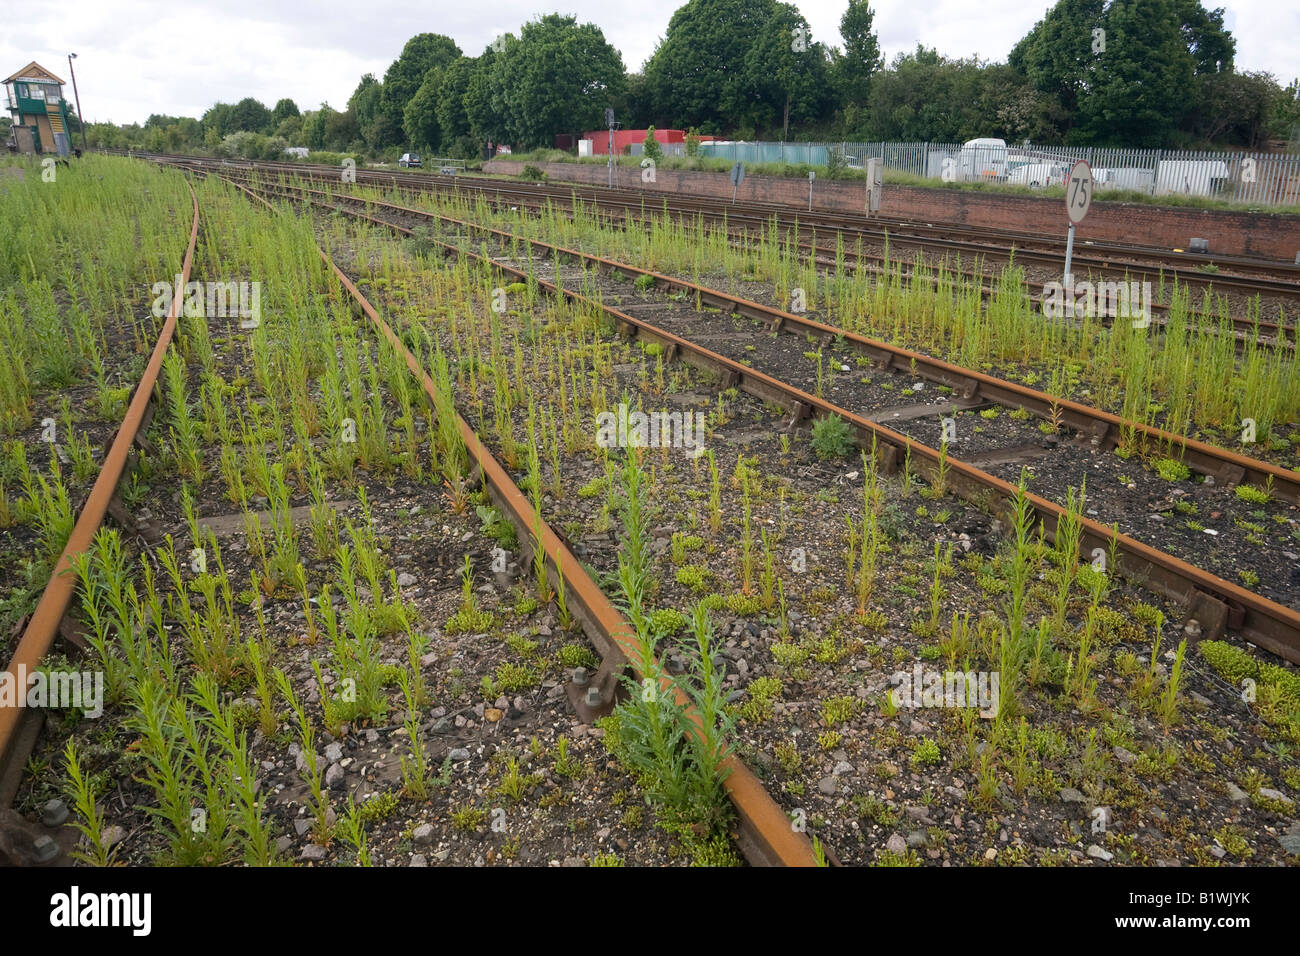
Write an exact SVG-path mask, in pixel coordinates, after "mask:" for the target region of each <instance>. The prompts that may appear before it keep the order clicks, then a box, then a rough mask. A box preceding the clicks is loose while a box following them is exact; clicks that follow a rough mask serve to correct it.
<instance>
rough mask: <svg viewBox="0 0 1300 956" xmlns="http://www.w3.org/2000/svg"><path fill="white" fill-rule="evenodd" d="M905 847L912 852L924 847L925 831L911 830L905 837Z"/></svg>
mask: <svg viewBox="0 0 1300 956" xmlns="http://www.w3.org/2000/svg"><path fill="white" fill-rule="evenodd" d="M907 845H908V846H910V847H911V848H912V849H913V850H919V849H921V847H923V846H925V831H924V830H913V831H912V832H911V833H909V834H908V835H907Z"/></svg>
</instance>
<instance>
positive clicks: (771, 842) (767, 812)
mask: <svg viewBox="0 0 1300 956" xmlns="http://www.w3.org/2000/svg"><path fill="white" fill-rule="evenodd" d="M233 185H235V186H236V187H237V188H239V189H242V190H243V191H244V192H245V193H247V194H248V195H249V196H250V197H252V198H254V199H257V200H258V201H260V202H262V203H263V204H265V205H266V206H267V207H268V208H270V209H272V210H273V211H274V209H275V207H274V206H271V204H270V203H267V202H266V200H265V199H263V198H262V197H260V196H257V195H256V193H254V192H253V191H251V190H249V189H246V188H245V187H243V186H240V185H239V184H237V183H236V184H233ZM316 251H317V253H319V255H320V257H321V259H322V260H323V261H324V263H325V265H326V266H327V267H328V268H329V269H330V270H331V271H332V272H333V274H334V275H335V277H337V278H338V280H339V282H340V283H341V284H342V285H343V287H344V288H345V289H347V291H348V293H349V294H350V295H351V296H352V298H353V300H354V301H355V302H356V304H357V305H358V306H359V308H360V309H361V310H362V312H363V313H364V314H365V316H366V318H368V319H369V320H370V322H371V323H372V324H373V325H374V327H375V328H376V329H377V330H378V331H379V333H380V334H381V335H382V336H383V337H384V338H385V339H386V340H387V341H388V342H389V344H390V345H392V347H393V348H394V349H396V350H397V351H398V353H399V354H400V355H401V356H402V358H403V360H404V361H405V363H406V366H407V368H408V369H409V370H410V371H411V373H412V374H413V375H415V376H416V378H417V379H419V381H420V383H421V386H422V387H423V389H424V393H425V396H426V398H428V400H429V401H430V402H431V403H432V404H433V405H434V407H435V409H436V408H437V405H438V402H437V389H436V386H435V385H434V382H433V379H432V378H431V377H430V376H429V374H428V373H427V372H426V371H425V370H424V369H423V368H422V367H421V365H420V362H419V360H418V359H417V358H416V357H415V355H413V354H412V353H411V351H410V349H408V348H407V347H406V345H405V343H404V342H402V340H401V338H400V337H398V335H397V334H396V333H395V332H394V331H393V329H392V327H391V326H390V325H389V324H388V323H387V322H386V321H385V320H384V319H383V317H382V316H380V314H379V313H378V311H377V310H376V309H375V308H374V306H373V305H371V304H370V302H369V300H367V299H366V297H365V296H364V295H363V294H362V293H361V291H360V290H359V289H357V287H356V285H355V284H354V283H353V282H352V280H351V279H349V278H348V276H347V275H346V274H345V273H344V272H343V271H342V270H341V269H340V268H339V267H338V266H337V265H335V263H334V262H333V261H332V260H331V259H330V258H329V256H328V255H327V254H326V253H325V252H324V250H322V249H321V248H320V247H319V246H317V247H316ZM456 422H457V428H458V429H459V432H460V436H461V438H462V439H463V440H464V442H465V446H466V448H467V450H468V452H469V455H470V458H471V460H473V461H474V462H475V463H476V464H477V465H478V467H479V471H480V474H481V475H482V478H483V480H484V483H485V485H486V487H487V488H488V491H489V494H490V495H491V496H492V499H493V501H494V503H495V504H496V505H497V506H498V507H500V508H501V509H502V511H503V512H504V513H505V514H506V515H507V517H508V518H509V519H510V520H511V522H512V523H513V524H514V525H515V528H516V530H517V532H518V537H519V541H520V542H521V543H523V542H528V541H530V540H534V539H536V540H539V541H540V546H541V547H542V549H543V551H544V552H545V555H546V558H547V561H548V572H549V573H550V574H552V575H553V576H554V578H555V579H556V580H557V581H558V580H561V579H562V580H563V582H564V586H565V588H566V589H567V590H568V593H569V600H570V601H571V602H572V604H573V605H574V606H573V607H571V610H573V611H574V612H575V616H576V617H577V618H578V619H579V620H580V621H582V623H583V625H584V628H583V630H584V632H585V633H586V634H587V635H588V637H589V638H591V640H592V643H593V644H595V645H596V647H597V649H598V650H600V651H601V653H602V655H603V656H605V657H607V658H608V657H609V656H610V655H615V658H614V661H615V663H614V667H615V669H616V670H617V671H622V670H623V669H625V668H626V669H630V670H632V671H633V672H636V676H637V678H638V679H639V678H640V677H641V676H642V675H641V674H640V673H639V672H637V668H636V664H635V661H636V660H637V659H638V658H639V650H638V648H637V643H636V639H635V636H634V631H633V628H632V627H631V625H630V624H629V623H628V622H627V621H626V619H624V618H623V616H622V615H621V614H619V612H618V611H617V610H616V609H615V608H614V605H613V604H612V603H611V602H610V600H609V598H608V597H606V596H605V593H604V592H603V591H601V589H600V588H599V586H597V584H596V583H595V581H593V580H592V579H591V577H590V576H589V575H588V574H587V572H586V571H585V570H584V569H583V567H582V564H581V563H580V562H579V561H578V558H577V557H576V556H575V555H574V554H573V553H572V552H571V551H570V550H569V548H568V546H567V545H566V544H565V543H564V542H563V541H562V540H560V538H559V537H558V536H557V535H556V534H555V533H554V532H553V531H552V530H551V527H550V525H549V524H547V523H546V521H545V520H544V519H543V518H542V517H541V516H540V515H538V514H537V512H536V511H535V510H534V509H533V506H532V504H531V502H529V500H528V498H527V496H526V495H524V493H523V492H522V491H520V490H519V488H518V486H517V485H516V484H515V483H514V481H513V480H512V479H511V478H510V475H509V474H508V473H507V472H506V470H505V469H504V468H502V467H501V465H500V463H499V462H497V460H496V458H495V457H494V456H493V454H492V452H491V451H490V450H489V449H488V448H487V447H486V446H485V445H484V444H483V443H482V442H481V441H480V440H479V438H478V435H477V434H476V433H475V432H474V429H473V428H472V427H471V426H470V425H469V423H468V422H466V421H465V419H464V418H463V417H462V416H461V415H460V414H459V413H457V414H456ZM661 689H662V690H664V691H668V690H671V691H673V692H674V693H675V695H676V700H677V703H678V704H680V705H682V706H684V707H686V708H687V713H688V716H689V717H690V719H691V720H692V721H693V722H694V723H695V724H696V726H697V728H698V727H699V715H698V714H697V713H696V712H695V711H694V709H693V708H691V707H690V706H689V704H690V701H689V699H688V698H687V697H686V695H685V694H684V693H683V692H682V691H681V689H680V688H679V687H678V686H677V685H675V684H674V683H672V681H671V680H669V679H668V678H664V679H663V680H662V681H661ZM719 770H720V771H721V772H723V773H725V775H726V776H725V778H724V780H723V786H724V787H725V788H726V790H727V793H728V796H729V797H730V798H731V801H732V803H733V805H734V806H735V808H736V812H737V818H738V821H739V825H740V833H739V834H737V842H738V843H739V845H740V847H741V849H742V851H743V852H744V853H745V856H746V858H747V859H748V860H749V861H750V862H751V863H754V864H756V865H769V866H778V865H779V866H815V865H817V860H816V858H815V856H814V854H813V850H812V844H811V843H810V842H809V841H808V838H807V837H806V836H805V835H804V834H803V833H802V832H799V831H796V830H795V828H794V827H793V826H792V824H791V821H790V818H789V817H788V816H786V814H785V812H784V811H783V810H782V809H781V808H780V806H779V805H778V804H777V803H776V801H775V800H773V799H772V797H771V796H770V795H769V794H768V793H767V791H766V790H764V789H763V785H762V784H761V783H760V782H759V780H758V778H757V777H756V776H755V775H754V773H753V771H751V770H750V769H749V768H748V767H747V766H746V765H745V764H744V762H743V761H741V760H740V759H739V758H738V757H736V756H735V755H734V754H732V755H729V756H728V757H727V758H726V759H725V760H724V761H723V762H722V764H721V765H720V766H719Z"/></svg>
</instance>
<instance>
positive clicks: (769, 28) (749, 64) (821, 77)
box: [740, 3, 830, 140]
mask: <svg viewBox="0 0 1300 956" xmlns="http://www.w3.org/2000/svg"><path fill="white" fill-rule="evenodd" d="M744 63H745V71H746V74H747V82H746V86H747V88H748V91H749V93H750V94H751V96H752V97H753V99H752V105H751V107H750V109H749V110H748V111H747V112H743V113H741V114H740V116H741V117H743V118H744V119H746V120H748V121H749V122H750V123H751V124H752V125H753V126H755V127H756V128H758V127H761V126H772V125H775V124H777V123H779V124H780V125H781V138H782V139H783V140H784V139H786V138H787V137H788V136H789V133H790V121H791V119H794V120H795V121H796V122H798V121H803V120H812V119H816V118H818V117H819V116H820V115H821V113H822V112H823V109H824V108H825V107H827V106H829V105H830V100H829V97H828V95H827V94H828V89H829V83H828V82H827V68H826V64H827V57H826V50H825V48H824V47H823V46H822V45H821V44H820V43H814V42H813V40H812V31H811V30H810V28H809V26H808V21H807V20H805V19H804V18H803V15H802V14H801V13H799V10H798V9H797V8H796V7H794V6H793V5H792V4H788V3H777V4H774V5H773V7H772V9H771V11H770V16H769V17H768V21H767V25H766V27H765V28H764V29H763V30H761V31H760V32H759V34H758V37H757V39H756V40H755V42H754V44H753V45H752V46H751V47H750V48H749V50H748V51H747V52H746V55H745V61H744Z"/></svg>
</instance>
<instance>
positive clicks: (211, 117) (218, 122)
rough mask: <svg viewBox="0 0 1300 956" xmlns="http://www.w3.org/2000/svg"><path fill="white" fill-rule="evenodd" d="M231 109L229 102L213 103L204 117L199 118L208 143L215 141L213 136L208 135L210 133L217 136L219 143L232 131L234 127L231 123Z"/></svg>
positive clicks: (216, 140)
mask: <svg viewBox="0 0 1300 956" xmlns="http://www.w3.org/2000/svg"><path fill="white" fill-rule="evenodd" d="M230 110H231V107H230V104H229V103H213V104H212V105H211V106H209V107H208V108H207V110H206V111H205V112H204V114H203V118H202V119H201V120H199V122H200V123H201V124H202V126H203V135H204V140H205V142H206V143H209V144H211V142H212V141H213V140H212V137H211V136H209V135H208V134H209V133H212V134H213V136H215V137H216V139H215V142H218V143H219V142H221V138H222V137H223V136H225V135H226V133H228V132H231V131H232V130H233V129H234V127H233V126H231V123H230Z"/></svg>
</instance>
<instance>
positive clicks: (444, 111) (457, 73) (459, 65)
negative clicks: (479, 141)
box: [436, 56, 476, 159]
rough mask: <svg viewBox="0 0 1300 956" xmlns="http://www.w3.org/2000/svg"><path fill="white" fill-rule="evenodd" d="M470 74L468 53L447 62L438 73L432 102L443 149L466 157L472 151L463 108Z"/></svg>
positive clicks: (472, 62)
mask: <svg viewBox="0 0 1300 956" xmlns="http://www.w3.org/2000/svg"><path fill="white" fill-rule="evenodd" d="M473 75H474V60H473V59H472V58H470V57H467V56H462V57H460V58H459V59H458V60H456V61H455V62H454V63H450V64H448V66H447V68H446V69H445V70H443V73H442V85H441V87H440V88H439V90H438V102H437V106H436V110H437V119H438V129H439V131H440V132H441V134H442V146H443V149H444V150H446V151H447V152H449V153H453V154H455V155H458V156H461V157H462V158H466V159H468V158H469V157H470V156H471V155H473V154H474V153H475V152H476V149H475V146H474V144H473V141H472V140H471V139H470V129H469V113H468V112H467V111H466V109H465V94H466V93H467V92H468V91H469V82H470V78H471V77H472V76H473Z"/></svg>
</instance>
